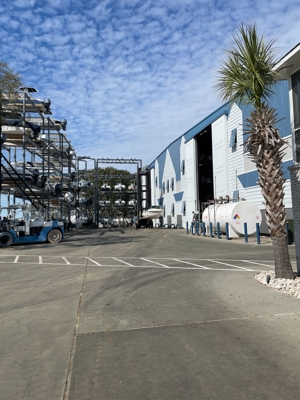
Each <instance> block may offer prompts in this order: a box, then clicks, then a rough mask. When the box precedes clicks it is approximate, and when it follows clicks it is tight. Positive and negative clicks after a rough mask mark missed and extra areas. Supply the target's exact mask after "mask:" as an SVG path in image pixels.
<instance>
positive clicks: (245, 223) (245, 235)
mask: <svg viewBox="0 0 300 400" xmlns="http://www.w3.org/2000/svg"><path fill="white" fill-rule="evenodd" d="M244 237H245V243H248V226H247V222H244Z"/></svg>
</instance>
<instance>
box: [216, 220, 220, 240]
mask: <svg viewBox="0 0 300 400" xmlns="http://www.w3.org/2000/svg"><path fill="white" fill-rule="evenodd" d="M217 231H218V239H221V229H220V222H217Z"/></svg>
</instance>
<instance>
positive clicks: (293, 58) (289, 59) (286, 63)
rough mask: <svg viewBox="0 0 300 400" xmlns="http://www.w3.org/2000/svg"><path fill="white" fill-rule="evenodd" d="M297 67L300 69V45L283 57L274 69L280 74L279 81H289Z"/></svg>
mask: <svg viewBox="0 0 300 400" xmlns="http://www.w3.org/2000/svg"><path fill="white" fill-rule="evenodd" d="M297 65H298V66H299V67H300V43H298V44H297V45H296V46H295V47H294V48H293V49H292V50H290V51H289V52H288V53H287V54H286V55H285V56H283V57H282V58H281V60H279V61H278V63H277V64H276V65H275V67H274V69H275V71H277V72H278V75H279V79H288V78H289V76H290V75H291V74H292V73H294V72H295V66H297Z"/></svg>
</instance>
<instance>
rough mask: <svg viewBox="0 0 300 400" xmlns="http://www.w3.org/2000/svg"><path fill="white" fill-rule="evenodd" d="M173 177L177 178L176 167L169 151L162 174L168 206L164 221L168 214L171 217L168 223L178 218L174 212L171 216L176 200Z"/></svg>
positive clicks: (165, 199) (166, 205) (165, 202)
mask: <svg viewBox="0 0 300 400" xmlns="http://www.w3.org/2000/svg"><path fill="white" fill-rule="evenodd" d="M172 178H174V180H175V169H174V167H173V163H172V160H171V157H170V154H169V152H168V151H167V155H166V160H165V168H164V172H163V175H162V181H163V182H165V189H166V190H165V193H164V194H163V196H164V205H165V207H166V217H165V218H164V222H165V221H166V220H167V219H166V218H167V216H168V217H169V220H170V217H171V222H169V220H168V222H167V223H168V224H169V223H171V224H173V223H175V220H176V214H174V217H172V216H171V212H172V205H173V204H174V203H175V200H174V193H175V184H174V191H172V188H171V180H172ZM168 181H169V192H168V191H167V182H168Z"/></svg>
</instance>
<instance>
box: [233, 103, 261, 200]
mask: <svg viewBox="0 0 300 400" xmlns="http://www.w3.org/2000/svg"><path fill="white" fill-rule="evenodd" d="M233 129H237V144H236V146H234V147H229V143H230V137H231V131H232V130H233ZM243 142H244V140H243V114H242V110H241V109H240V108H239V107H238V106H237V105H236V104H233V105H232V107H231V110H230V113H229V115H228V132H227V147H226V148H227V152H228V164H229V168H228V174H229V189H228V193H227V194H228V195H229V196H230V198H232V197H233V193H234V192H235V191H237V190H238V192H239V198H245V189H244V188H243V186H242V184H241V182H240V181H239V179H238V175H240V174H243V173H244V172H245V169H244V157H246V158H247V162H248V163H249V166H250V167H251V165H252V169H253V166H254V164H253V163H252V162H251V161H250V160H249V158H248V157H247V156H243V152H244V150H243ZM254 168H255V166H254ZM247 200H248V199H247Z"/></svg>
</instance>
